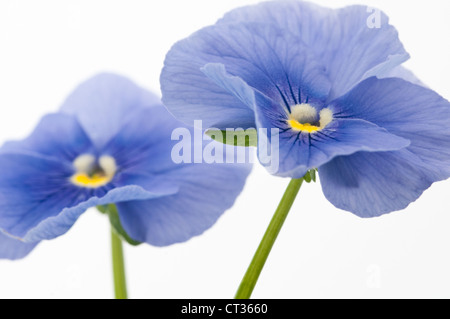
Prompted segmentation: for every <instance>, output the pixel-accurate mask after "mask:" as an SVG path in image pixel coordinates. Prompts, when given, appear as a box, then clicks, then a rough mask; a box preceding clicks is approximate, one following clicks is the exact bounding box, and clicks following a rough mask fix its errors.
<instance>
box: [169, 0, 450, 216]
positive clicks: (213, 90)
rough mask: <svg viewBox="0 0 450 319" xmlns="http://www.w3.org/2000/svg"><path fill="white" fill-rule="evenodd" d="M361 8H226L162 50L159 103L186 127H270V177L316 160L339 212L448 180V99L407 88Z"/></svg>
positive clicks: (380, 208)
mask: <svg viewBox="0 0 450 319" xmlns="http://www.w3.org/2000/svg"><path fill="white" fill-rule="evenodd" d="M370 12H373V11H368V10H367V7H364V6H350V7H347V8H343V9H338V10H333V9H327V8H323V7H320V6H317V5H314V4H310V3H307V2H302V1H270V2H263V3H261V4H259V5H255V6H248V7H243V8H239V9H236V10H233V11H231V12H229V13H228V14H226V15H225V17H224V18H223V19H221V20H219V21H218V22H217V23H216V24H215V25H212V26H209V27H206V28H204V29H201V30H199V31H198V32H196V33H194V34H193V35H191V36H190V37H188V38H186V39H184V40H181V41H179V42H178V43H176V44H175V45H174V46H173V47H172V49H171V50H170V51H169V53H168V54H167V57H166V61H165V67H164V69H163V72H162V74H161V87H162V92H163V102H164V103H165V105H166V106H167V107H168V108H169V110H170V111H171V112H172V113H173V114H174V115H175V116H176V117H177V118H178V119H180V120H182V121H184V122H187V123H192V122H193V121H194V120H196V119H202V120H203V121H204V122H205V123H206V125H208V126H209V127H213V128H218V129H222V130H224V129H227V128H238V127H240V128H244V129H246V128H250V127H253V128H257V129H268V131H267V132H273V130H271V129H276V130H275V132H276V134H275V135H270V134H269V136H268V139H269V141H270V142H272V144H274V141H275V140H276V141H279V148H278V149H277V151H278V152H277V153H278V155H279V167H278V170H277V171H276V172H274V173H275V174H276V175H278V176H283V177H291V178H301V177H302V176H304V175H305V173H307V171H308V170H310V169H314V168H318V171H319V176H320V181H321V185H322V189H323V192H324V194H325V196H326V197H327V198H328V200H329V201H330V202H332V203H333V204H334V205H335V206H337V207H338V208H341V209H345V210H348V211H351V212H353V213H355V214H357V215H359V216H361V217H373V216H379V215H382V214H385V213H388V212H391V211H394V210H400V209H403V208H405V207H406V206H407V205H408V204H410V203H411V202H412V201H414V200H416V199H417V198H418V197H419V196H420V195H421V194H422V192H423V191H424V190H425V189H427V188H428V187H429V186H430V185H431V184H432V183H433V182H435V181H439V180H443V179H447V178H448V177H449V176H450V125H449V124H450V104H449V103H448V101H447V100H445V99H444V98H442V97H441V96H439V95H438V94H436V93H435V92H433V91H431V90H429V89H427V88H424V87H423V86H420V85H417V84H413V82H414V83H418V82H419V81H418V80H417V79H416V78H414V76H412V75H411V73H410V72H408V71H406V70H405V69H403V68H402V67H401V66H399V65H400V64H401V63H402V62H404V61H405V60H407V59H408V58H409V55H408V53H407V52H406V51H405V49H404V48H403V46H402V44H401V42H400V41H399V39H398V34H397V32H396V30H395V28H394V27H392V26H391V25H389V23H388V18H387V17H386V16H385V15H384V14H383V13H382V12H379V11H377V14H379V20H380V21H379V26H373V25H370V24H369V23H368V21H369V18H370ZM259 151H260V150H259Z"/></svg>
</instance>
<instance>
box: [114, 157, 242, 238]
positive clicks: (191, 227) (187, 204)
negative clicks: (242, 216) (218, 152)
mask: <svg viewBox="0 0 450 319" xmlns="http://www.w3.org/2000/svg"><path fill="white" fill-rule="evenodd" d="M249 172H250V166H248V165H243V164H213V165H211V164H191V165H182V166H181V167H179V169H178V171H173V172H172V174H169V175H170V176H168V178H169V179H171V180H173V181H174V182H177V183H178V184H180V185H181V187H180V190H179V192H178V193H177V194H174V195H172V196H168V197H164V198H156V199H153V200H148V201H132V202H125V203H119V204H118V205H117V206H118V208H119V214H120V218H121V222H122V225H123V227H124V229H125V230H126V231H127V233H128V234H129V235H130V236H131V237H132V238H133V239H135V240H138V241H142V242H147V243H149V244H151V245H155V246H166V245H171V244H174V243H179V242H183V241H186V240H188V239H190V238H191V237H193V236H197V235H200V234H202V233H203V232H204V231H205V230H206V229H208V228H210V227H211V226H212V225H213V224H214V223H215V222H216V221H217V219H218V218H219V217H220V216H221V215H222V214H223V213H224V212H225V211H226V210H227V209H229V208H230V207H231V206H232V205H233V203H234V202H235V200H236V198H237V196H238V195H239V194H240V192H241V191H242V189H243V186H244V184H245V180H246V178H247V176H248V174H249Z"/></svg>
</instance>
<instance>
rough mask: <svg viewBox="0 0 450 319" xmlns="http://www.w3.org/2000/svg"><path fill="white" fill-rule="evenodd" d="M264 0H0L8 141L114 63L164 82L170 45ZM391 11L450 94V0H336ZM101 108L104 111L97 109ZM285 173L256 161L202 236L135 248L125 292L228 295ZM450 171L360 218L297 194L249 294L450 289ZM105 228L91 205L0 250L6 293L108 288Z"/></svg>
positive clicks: (0, 66) (314, 194)
mask: <svg viewBox="0 0 450 319" xmlns="http://www.w3.org/2000/svg"><path fill="white" fill-rule="evenodd" d="M256 2H258V1H250V0H249V1H245V0H226V1H225V0H223V1H211V0H189V1H185V0H179V1H175V0H165V1H138V0H133V1H124V0H123V1H112V0H108V1H106V0H105V1H99V0H95V1H80V0H77V1H68V0H65V1H56V0H54V1H48V0H40V1H31V0H29V1H25V0H19V1H16V0H14V1H13V0H2V1H1V2H0V142H3V141H6V140H8V139H17V138H22V137H25V136H26V135H27V134H29V132H30V131H31V130H32V129H33V128H34V126H35V125H36V123H37V122H38V120H39V119H40V117H41V116H42V115H44V114H45V113H47V112H52V111H56V110H57V108H58V107H59V105H60V103H61V102H62V101H63V99H64V98H65V97H66V96H67V95H68V94H69V92H71V91H72V89H73V88H74V87H75V86H76V85H78V84H79V83H80V82H82V81H84V80H85V79H87V78H88V77H90V76H92V75H94V74H96V73H98V72H101V71H112V72H117V73H120V74H123V75H125V76H128V77H130V78H132V79H133V80H134V81H136V82H137V83H138V84H140V85H142V86H144V87H146V88H148V89H150V90H152V91H154V92H155V93H157V94H159V74H160V70H161V68H162V65H163V60H164V55H165V53H166V52H167V51H168V50H169V48H170V46H171V45H172V44H173V43H174V42H176V41H177V40H179V39H181V38H184V37H186V36H188V35H189V34H190V33H192V32H194V31H195V30H197V29H199V28H201V27H203V26H206V25H209V24H212V23H214V22H215V21H216V20H217V19H218V18H219V17H221V16H222V15H223V14H224V13H225V12H226V11H228V10H230V9H233V8H235V7H237V6H241V5H244V4H251V3H256ZM315 2H316V3H318V4H322V5H326V6H331V7H340V6H343V5H347V4H352V3H360V4H366V5H369V6H375V7H379V8H381V9H383V10H384V11H385V12H386V13H388V15H389V16H390V17H391V23H392V24H394V25H395V26H396V27H397V29H398V30H399V33H400V37H401V40H402V41H403V43H404V45H405V47H406V49H407V51H408V52H409V53H410V54H411V56H412V58H411V60H410V61H408V62H407V63H406V66H408V67H409V68H410V69H412V70H413V71H414V72H415V73H416V74H417V75H418V76H419V77H420V78H421V79H422V81H424V82H425V83H426V84H427V85H428V86H429V87H431V88H432V89H434V90H435V91H437V92H438V93H440V94H441V95H442V96H444V97H446V98H447V99H449V98H450V60H449V57H450V44H449V32H450V20H449V19H448V15H449V13H450V2H449V1H448V0H428V1H408V2H406V1H392V0H390V1H387V0H386V1H381V0H380V1H375V0H374V1H369V0H367V1H363V0H359V1H358V0H355V1H345V0H341V1H336V0H315ZM100 116H101V115H100ZM287 184H288V180H287V179H282V178H277V177H273V176H270V175H269V174H268V173H266V172H265V171H264V170H263V169H262V168H261V167H260V166H259V165H255V169H254V171H253V173H252V174H251V176H250V177H249V180H248V183H247V185H246V187H245V190H244V191H243V193H242V194H241V196H240V197H239V198H238V200H237V202H236V204H235V206H234V207H233V208H232V209H230V210H229V211H227V212H226V213H225V214H224V215H223V217H222V218H221V219H220V220H219V221H218V222H217V224H216V225H215V226H214V227H212V228H211V229H209V230H208V231H207V232H206V233H205V234H204V235H202V236H200V237H197V238H194V239H192V240H190V241H188V242H186V243H183V244H177V245H174V246H170V247H165V248H155V247H151V246H149V245H141V246H139V247H137V248H136V247H130V246H127V247H126V251H125V253H126V266H127V276H128V285H129V287H128V288H129V296H130V298H232V297H233V296H234V293H235V291H236V288H237V287H238V284H239V282H240V280H241V278H242V275H243V274H244V272H245V270H246V267H247V265H248V263H249V261H250V259H251V257H252V255H253V253H254V251H255V249H256V247H257V245H258V243H259V240H260V239H261V237H262V235H263V233H264V231H265V228H266V226H267V225H268V223H269V220H270V218H271V216H272V214H273V211H274V210H275V208H276V206H277V203H278V201H279V199H280V198H281V196H282V193H283V192H284V189H285V187H286V185H287ZM449 198H450V181H445V182H439V183H436V184H434V185H433V186H432V187H431V188H430V189H429V190H427V191H426V192H425V193H424V194H423V196H422V197H421V198H420V199H419V200H417V201H416V202H415V203H413V204H411V205H410V206H409V207H408V208H407V209H405V210H404V211H401V212H395V213H391V214H389V215H385V216H383V217H381V218H376V219H360V218H358V217H356V216H354V215H352V214H351V213H348V212H344V211H340V210H338V209H336V208H334V207H333V206H332V205H331V204H330V203H328V202H327V200H326V199H325V198H324V196H323V194H322V191H321V188H320V185H319V184H315V185H306V186H304V187H303V188H302V189H301V191H300V194H299V197H298V199H297V201H296V202H295V204H294V206H293V209H292V211H291V213H290V215H289V216H288V219H287V221H286V224H285V226H284V228H283V229H282V231H281V234H280V236H279V238H278V240H277V242H276V244H275V247H274V249H273V251H272V254H271V255H270V257H269V260H268V262H267V264H266V267H265V269H264V271H263V273H262V275H261V277H260V280H259V282H258V284H257V286H256V288H255V291H254V294H253V297H254V298H449V297H450V289H449V288H450V249H449V248H450V200H449ZM109 249H110V243H109V227H108V222H107V220H106V218H104V217H103V216H101V215H100V214H99V213H97V212H96V211H95V210H90V211H88V212H86V213H85V214H84V215H83V216H82V217H81V218H80V220H79V221H78V222H77V223H76V224H75V225H74V227H73V228H72V229H71V230H70V231H69V232H68V233H67V234H66V235H64V236H62V237H60V238H57V239H54V240H52V241H48V242H43V243H42V244H41V245H39V246H38V247H37V248H36V249H35V250H34V251H33V252H32V253H31V254H30V255H29V256H28V257H26V258H25V259H23V260H20V261H6V260H0V298H112V297H113V287H112V280H111V279H112V272H111V265H110V254H109Z"/></svg>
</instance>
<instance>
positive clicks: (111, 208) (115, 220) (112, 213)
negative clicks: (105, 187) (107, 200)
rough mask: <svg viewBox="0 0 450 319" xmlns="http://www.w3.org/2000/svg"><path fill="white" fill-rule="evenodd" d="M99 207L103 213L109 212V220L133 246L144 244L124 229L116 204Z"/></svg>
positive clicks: (115, 229) (117, 231)
mask: <svg viewBox="0 0 450 319" xmlns="http://www.w3.org/2000/svg"><path fill="white" fill-rule="evenodd" d="M97 209H98V210H99V211H100V212H101V213H103V214H107V215H108V216H109V222H110V223H111V226H112V228H113V229H114V231H115V232H116V233H117V234H118V235H119V236H120V237H121V238H122V239H123V240H125V241H126V242H127V243H129V244H130V245H133V246H137V245H140V244H142V243H141V242H139V241H136V240H134V239H132V238H131V237H130V236H129V235H128V234H127V232H126V231H125V229H123V227H122V224H121V223H120V218H119V213H118V211H117V207H116V205H114V204H109V205H103V206H97Z"/></svg>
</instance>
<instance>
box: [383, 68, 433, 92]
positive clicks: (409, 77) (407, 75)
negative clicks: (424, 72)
mask: <svg viewBox="0 0 450 319" xmlns="http://www.w3.org/2000/svg"><path fill="white" fill-rule="evenodd" d="M377 77H378V78H400V79H403V80H405V81H408V82H411V83H412V84H417V85H420V86H423V87H426V85H425V84H424V83H423V82H422V81H421V80H420V79H419V78H418V77H417V76H416V75H415V74H414V73H413V72H412V71H411V70H409V69H407V68H405V67H403V66H401V65H400V66H398V67H396V68H394V69H392V70H391V71H390V72H388V73H386V74H384V76H377Z"/></svg>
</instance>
